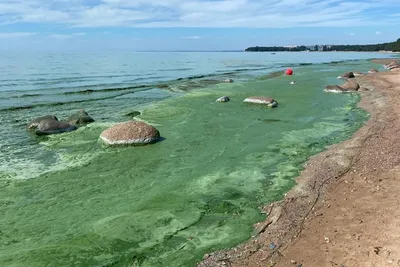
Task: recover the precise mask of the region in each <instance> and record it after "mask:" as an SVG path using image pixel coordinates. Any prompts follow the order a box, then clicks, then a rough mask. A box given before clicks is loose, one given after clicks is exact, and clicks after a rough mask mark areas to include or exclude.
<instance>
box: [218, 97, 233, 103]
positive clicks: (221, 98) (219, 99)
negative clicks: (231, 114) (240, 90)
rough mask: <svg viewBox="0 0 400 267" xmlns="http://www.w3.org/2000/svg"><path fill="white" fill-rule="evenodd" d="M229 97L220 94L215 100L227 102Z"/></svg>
mask: <svg viewBox="0 0 400 267" xmlns="http://www.w3.org/2000/svg"><path fill="white" fill-rule="evenodd" d="M230 100H231V99H230V98H229V96H221V97H220V98H218V99H217V100H216V101H215V102H228V101H230Z"/></svg>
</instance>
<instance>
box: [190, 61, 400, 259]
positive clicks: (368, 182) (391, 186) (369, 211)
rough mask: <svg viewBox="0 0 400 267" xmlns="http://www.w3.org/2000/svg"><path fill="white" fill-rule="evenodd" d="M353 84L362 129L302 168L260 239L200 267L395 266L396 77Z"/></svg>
mask: <svg viewBox="0 0 400 267" xmlns="http://www.w3.org/2000/svg"><path fill="white" fill-rule="evenodd" d="M391 61H393V60H391ZM387 62H388V61H386V62H383V61H379V63H381V64H383V63H387ZM356 79H357V81H358V82H359V83H360V85H361V86H362V88H363V89H364V90H365V89H368V90H366V91H363V92H361V94H362V100H361V102H360V103H359V106H360V107H361V108H363V109H365V110H367V111H368V112H369V114H370V119H369V121H368V122H367V123H366V125H365V126H363V127H362V128H361V129H360V130H358V131H357V132H356V133H355V134H354V135H353V137H352V138H351V139H350V140H347V141H345V142H342V143H340V144H337V145H333V146H331V147H330V148H329V149H328V150H327V151H325V152H323V153H321V154H318V155H316V156H314V157H313V158H311V159H310V160H309V161H308V163H307V164H306V166H305V167H306V168H305V170H304V171H303V172H302V173H301V175H300V176H299V177H298V178H297V183H298V184H297V186H295V187H294V188H293V189H292V190H291V191H290V192H288V194H287V195H286V197H285V199H284V200H282V201H280V202H278V203H273V204H271V205H269V206H266V207H264V208H263V211H264V212H265V213H267V214H268V215H269V216H268V217H267V219H266V221H264V222H261V223H258V224H256V225H255V229H256V230H257V232H258V233H259V235H257V236H255V237H254V238H253V239H251V240H250V241H248V242H247V243H246V244H243V245H240V246H238V247H235V248H233V249H230V250H226V251H219V252H216V253H213V254H212V255H206V256H205V257H204V260H203V261H202V262H201V263H199V265H198V266H200V267H207V266H240V267H242V266H248V267H250V266H263V267H269V266H275V267H284V266H298V267H299V266H302V267H324V266H329V267H331V266H338V267H358V266H359V267H373V266H374V267H381V266H382V267H383V266H400V209H399V206H400V72H384V73H376V74H369V75H366V76H362V77H358V78H356Z"/></svg>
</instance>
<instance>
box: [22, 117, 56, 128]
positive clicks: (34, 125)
mask: <svg viewBox="0 0 400 267" xmlns="http://www.w3.org/2000/svg"><path fill="white" fill-rule="evenodd" d="M43 120H55V121H58V119H57V117H56V116H53V115H46V116H43V117H38V118H36V119H33V120H31V121H30V122H29V123H28V124H27V125H26V128H27V129H28V130H35V129H37V127H38V126H39V123H40V122H41V121H43Z"/></svg>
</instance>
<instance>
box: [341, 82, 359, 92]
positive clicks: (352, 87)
mask: <svg viewBox="0 0 400 267" xmlns="http://www.w3.org/2000/svg"><path fill="white" fill-rule="evenodd" d="M340 87H342V88H343V89H345V90H348V91H358V89H360V85H359V84H358V83H356V82H353V81H348V82H345V83H344V84H342V85H340Z"/></svg>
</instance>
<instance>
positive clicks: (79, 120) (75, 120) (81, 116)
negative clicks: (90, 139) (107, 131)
mask: <svg viewBox="0 0 400 267" xmlns="http://www.w3.org/2000/svg"><path fill="white" fill-rule="evenodd" d="M67 121H68V123H70V124H73V125H77V126H83V125H86V124H89V123H92V122H94V119H93V118H92V117H90V116H89V114H87V112H86V111H85V110H83V109H81V110H79V111H78V112H76V113H74V114H72V115H71V116H70V117H69V118H68V119H67Z"/></svg>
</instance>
